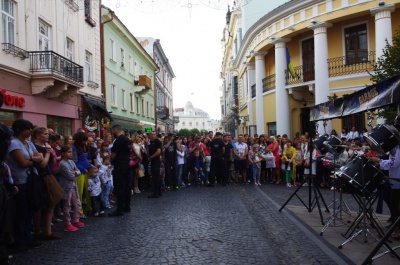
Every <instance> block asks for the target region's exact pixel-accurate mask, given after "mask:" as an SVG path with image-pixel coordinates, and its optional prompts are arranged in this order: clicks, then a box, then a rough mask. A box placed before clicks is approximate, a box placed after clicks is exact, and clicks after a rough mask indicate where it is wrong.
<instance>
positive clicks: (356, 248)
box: [261, 184, 400, 265]
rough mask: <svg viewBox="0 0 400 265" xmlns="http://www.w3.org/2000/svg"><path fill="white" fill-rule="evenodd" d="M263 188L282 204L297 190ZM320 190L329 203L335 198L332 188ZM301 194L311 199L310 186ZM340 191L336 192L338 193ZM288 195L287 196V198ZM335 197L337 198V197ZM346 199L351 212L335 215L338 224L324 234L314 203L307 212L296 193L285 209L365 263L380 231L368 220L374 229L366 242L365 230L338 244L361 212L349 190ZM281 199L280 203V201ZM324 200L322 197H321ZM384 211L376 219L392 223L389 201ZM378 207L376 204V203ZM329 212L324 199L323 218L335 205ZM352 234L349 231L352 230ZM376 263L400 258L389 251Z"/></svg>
mask: <svg viewBox="0 0 400 265" xmlns="http://www.w3.org/2000/svg"><path fill="white" fill-rule="evenodd" d="M261 190H262V192H264V193H265V194H267V196H270V197H271V199H273V200H274V201H276V202H277V203H278V204H279V205H280V207H281V206H282V205H283V204H284V203H285V201H286V200H287V199H288V198H289V197H290V195H292V194H293V193H294V192H295V189H294V188H291V189H288V188H286V187H284V186H283V185H271V184H267V185H263V186H261ZM320 191H321V194H322V196H323V198H324V199H325V202H326V204H327V205H328V206H329V205H330V204H331V203H332V201H333V191H330V190H327V189H320ZM298 194H299V197H300V198H301V199H302V200H304V201H305V203H306V204H307V203H308V187H302V188H301V189H300V190H299V192H298ZM338 194H339V193H337V194H336V196H337V197H338ZM285 196H286V198H284V197H285ZM337 197H336V198H337ZM343 199H344V201H345V202H346V204H348V205H349V208H350V210H351V215H349V214H348V213H343V214H342V220H339V219H335V225H333V224H331V225H330V226H329V227H328V228H327V229H326V230H325V231H324V233H323V235H320V234H321V231H322V229H323V227H324V225H322V223H321V220H320V215H319V212H318V208H317V207H315V208H314V209H313V211H312V212H308V210H307V209H306V207H305V206H303V205H302V204H301V202H300V201H299V199H298V198H297V197H296V196H294V197H293V198H292V199H291V200H290V201H289V202H288V204H287V205H286V206H285V208H284V209H286V210H288V211H290V212H291V213H292V214H293V215H294V216H295V217H296V218H298V219H299V220H301V221H302V222H304V224H306V225H307V226H309V227H310V229H311V230H312V231H313V232H315V233H316V234H318V236H322V237H323V238H324V239H325V240H326V241H327V242H329V244H330V245H331V247H334V248H336V249H338V250H339V251H340V252H341V253H343V254H344V255H345V256H347V257H348V258H349V259H350V260H351V261H353V262H354V263H355V264H362V263H363V262H364V260H365V259H366V257H367V256H368V255H369V254H370V253H371V252H372V250H373V249H374V247H375V246H376V245H377V243H378V241H377V240H379V238H376V239H377V240H376V239H375V238H374V237H378V233H377V231H376V230H375V229H374V228H372V227H371V225H370V224H369V222H367V228H368V231H370V232H371V234H372V236H371V235H368V237H367V243H364V241H365V236H364V234H365V233H362V234H360V235H358V236H356V237H355V238H354V239H353V240H352V241H351V242H348V243H347V244H345V245H344V246H343V248H342V249H339V248H338V247H339V246H340V245H341V244H342V243H343V242H344V241H345V240H346V238H345V237H344V236H343V234H344V233H345V232H346V231H347V229H348V228H349V226H350V225H351V224H352V222H353V220H354V219H355V217H356V216H357V212H358V208H359V207H358V204H357V203H356V202H355V200H354V198H353V197H352V196H351V195H350V194H343ZM279 202H281V203H279ZM320 202H321V201H320ZM374 206H375V205H374ZM384 207H385V208H384V212H383V214H376V219H375V220H376V221H377V222H378V223H380V224H381V225H382V227H384V226H387V225H388V224H389V223H387V222H386V220H387V219H388V218H389V215H388V209H387V207H386V205H385V206H384ZM373 209H375V207H373ZM329 210H330V213H327V212H325V207H324V206H323V203H322V202H321V211H322V215H323V218H324V219H326V218H328V217H329V216H330V215H331V214H332V207H331V206H330V207H329ZM359 230H361V228H357V229H355V231H359ZM349 234H350V233H349ZM389 245H390V246H391V247H392V248H395V247H396V246H399V247H400V241H398V240H392V243H389ZM385 250H386V249H385V248H384V247H383V248H381V249H380V250H379V251H378V253H377V255H378V254H379V253H382V252H384V251H385ZM396 253H398V254H399V255H400V251H399V250H397V251H396ZM373 264H385V265H386V264H400V261H399V260H397V259H396V258H395V257H394V256H392V255H391V254H390V253H388V254H386V255H384V256H382V257H380V258H378V259H376V260H375V261H374V262H373Z"/></svg>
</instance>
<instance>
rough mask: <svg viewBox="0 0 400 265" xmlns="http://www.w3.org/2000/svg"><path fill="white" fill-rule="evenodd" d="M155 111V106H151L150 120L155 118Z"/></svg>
mask: <svg viewBox="0 0 400 265" xmlns="http://www.w3.org/2000/svg"><path fill="white" fill-rule="evenodd" d="M153 110H154V106H153V104H151V105H150V118H154V116H153Z"/></svg>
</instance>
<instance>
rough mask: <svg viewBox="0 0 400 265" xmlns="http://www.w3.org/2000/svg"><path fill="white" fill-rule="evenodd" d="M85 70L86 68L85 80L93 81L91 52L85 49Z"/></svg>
mask: <svg viewBox="0 0 400 265" xmlns="http://www.w3.org/2000/svg"><path fill="white" fill-rule="evenodd" d="M85 68H86V69H85V70H86V81H93V80H92V54H91V53H90V52H88V51H86V56H85Z"/></svg>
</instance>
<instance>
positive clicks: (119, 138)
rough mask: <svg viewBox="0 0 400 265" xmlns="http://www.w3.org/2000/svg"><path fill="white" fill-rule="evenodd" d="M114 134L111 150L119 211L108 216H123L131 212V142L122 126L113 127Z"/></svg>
mask: <svg viewBox="0 0 400 265" xmlns="http://www.w3.org/2000/svg"><path fill="white" fill-rule="evenodd" d="M112 132H113V134H114V138H115V139H116V140H115V141H114V144H113V147H112V148H111V163H112V164H113V165H114V170H113V180H114V194H115V195H116V197H117V209H116V210H115V211H114V212H112V213H109V214H108V216H110V217H114V216H121V215H124V212H126V213H128V212H130V211H131V206H130V204H131V187H130V185H129V183H130V175H129V169H130V168H129V154H130V145H131V143H130V141H129V139H128V138H126V137H125V135H124V132H123V131H122V128H121V126H120V125H114V126H113V127H112Z"/></svg>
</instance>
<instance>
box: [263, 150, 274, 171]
mask: <svg viewBox="0 0 400 265" xmlns="http://www.w3.org/2000/svg"><path fill="white" fill-rule="evenodd" d="M265 167H266V168H275V156H274V154H273V153H272V152H268V153H266V154H265Z"/></svg>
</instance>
